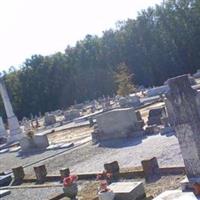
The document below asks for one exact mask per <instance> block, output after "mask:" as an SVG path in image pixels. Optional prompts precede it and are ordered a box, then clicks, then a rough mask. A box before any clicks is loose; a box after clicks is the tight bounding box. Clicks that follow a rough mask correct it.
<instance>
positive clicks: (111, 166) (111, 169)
mask: <svg viewBox="0 0 200 200" xmlns="http://www.w3.org/2000/svg"><path fill="white" fill-rule="evenodd" d="M104 169H105V170H106V172H107V173H111V174H112V179H114V180H117V179H118V178H119V164H118V162H117V161H114V162H111V163H105V164H104Z"/></svg>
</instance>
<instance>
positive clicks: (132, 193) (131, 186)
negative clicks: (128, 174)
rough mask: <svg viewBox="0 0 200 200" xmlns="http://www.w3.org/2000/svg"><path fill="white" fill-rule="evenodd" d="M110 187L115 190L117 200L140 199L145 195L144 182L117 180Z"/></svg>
mask: <svg viewBox="0 0 200 200" xmlns="http://www.w3.org/2000/svg"><path fill="white" fill-rule="evenodd" d="M108 188H109V189H111V190H112V191H113V192H114V194H115V199H116V200H124V199H126V200H139V199H140V198H141V199H142V198H144V197H145V192H144V186H143V183H142V182H116V183H112V184H110V185H109V186H108Z"/></svg>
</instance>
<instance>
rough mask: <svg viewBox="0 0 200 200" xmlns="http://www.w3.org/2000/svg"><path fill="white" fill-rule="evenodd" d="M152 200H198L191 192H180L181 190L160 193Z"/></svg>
mask: <svg viewBox="0 0 200 200" xmlns="http://www.w3.org/2000/svg"><path fill="white" fill-rule="evenodd" d="M153 200H198V199H197V197H195V195H194V193H193V192H182V191H181V190H169V191H165V192H163V193H161V194H160V195H158V196H157V197H156V198H154V199H153Z"/></svg>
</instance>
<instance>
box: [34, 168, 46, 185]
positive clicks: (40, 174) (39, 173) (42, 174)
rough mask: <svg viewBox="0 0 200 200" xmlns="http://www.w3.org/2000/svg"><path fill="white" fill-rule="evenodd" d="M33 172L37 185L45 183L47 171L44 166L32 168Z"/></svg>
mask: <svg viewBox="0 0 200 200" xmlns="http://www.w3.org/2000/svg"><path fill="white" fill-rule="evenodd" d="M34 171H35V176H36V179H37V182H38V183H43V182H45V179H46V175H47V170H46V167H45V165H40V166H37V167H34Z"/></svg>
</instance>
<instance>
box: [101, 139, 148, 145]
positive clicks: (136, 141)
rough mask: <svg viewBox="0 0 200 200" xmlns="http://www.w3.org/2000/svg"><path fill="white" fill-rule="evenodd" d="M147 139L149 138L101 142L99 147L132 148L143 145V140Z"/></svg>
mask: <svg viewBox="0 0 200 200" xmlns="http://www.w3.org/2000/svg"><path fill="white" fill-rule="evenodd" d="M145 138H147V137H139V138H120V139H112V140H106V141H101V142H100V143H99V144H98V145H99V147H107V148H123V147H131V146H136V145H138V144H141V143H142V140H143V139H145Z"/></svg>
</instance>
